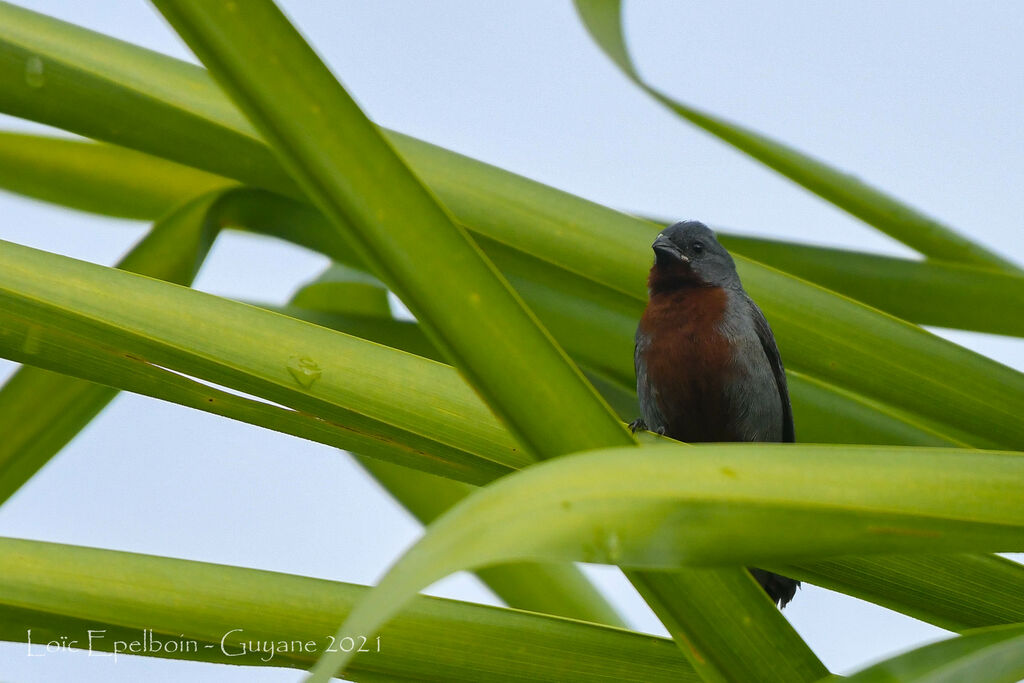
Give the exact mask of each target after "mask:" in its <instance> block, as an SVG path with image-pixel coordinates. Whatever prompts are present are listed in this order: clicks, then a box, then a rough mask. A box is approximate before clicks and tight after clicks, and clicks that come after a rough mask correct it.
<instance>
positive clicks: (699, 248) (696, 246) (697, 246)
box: [690, 242, 704, 254]
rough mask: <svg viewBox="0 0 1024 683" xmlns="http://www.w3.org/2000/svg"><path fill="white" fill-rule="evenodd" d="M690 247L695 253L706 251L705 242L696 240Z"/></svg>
mask: <svg viewBox="0 0 1024 683" xmlns="http://www.w3.org/2000/svg"><path fill="white" fill-rule="evenodd" d="M690 249H692V250H693V253H694V254H699V253H701V252H703V251H704V243H703V242H694V243H693V244H691V245H690Z"/></svg>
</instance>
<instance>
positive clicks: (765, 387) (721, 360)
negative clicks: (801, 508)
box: [630, 221, 800, 608]
mask: <svg viewBox="0 0 1024 683" xmlns="http://www.w3.org/2000/svg"><path fill="white" fill-rule="evenodd" d="M651 248H652V249H653V250H654V264H653V265H652V266H651V270H650V274H649V275H648V278H647V288H648V302H647V306H646V308H645V309H644V312H643V316H642V317H641V318H640V323H639V324H638V325H637V330H636V340H635V341H636V345H635V350H634V355H633V360H634V365H635V368H636V390H637V397H638V399H639V403H640V415H641V417H640V418H639V419H638V420H636V421H634V422H633V423H631V424H630V428H631V429H632V430H633V432H634V433H635V432H636V431H638V430H641V429H643V430H649V431H652V432H657V433H659V434H663V435H665V436H668V437H671V438H673V439H676V440H679V441H685V442H689V443H697V442H725V441H771V442H793V441H795V440H796V438H795V433H794V428H793V410H792V407H791V405H790V401H789V389H788V387H787V385H786V373H785V370H784V368H783V366H782V358H781V356H780V355H779V349H778V346H777V345H776V343H775V336H774V335H773V334H772V330H771V327H770V326H769V325H768V321H767V320H766V319H765V317H764V313H762V312H761V309H760V308H758V306H757V304H755V303H754V301H753V300H752V299H751V298H750V297H749V296H748V295H747V293H746V291H745V290H744V289H743V285H742V284H741V283H740V277H739V274H738V273H737V272H736V264H735V263H734V261H733V259H732V256H730V254H729V252H728V251H726V249H725V247H723V246H722V245H721V244H720V243H719V242H718V239H717V238H716V236H715V233H714V232H713V231H712V230H711V229H710V228H708V227H707V226H706V225H704V224H703V223H701V222H699V221H681V222H678V223H674V224H672V225H670V226H669V227H667V228H665V229H664V230H662V231H661V232H660V233H659V234H658V237H657V238H656V239H655V240H654V243H653V244H652V245H651ZM750 572H751V574H753V576H754V578H755V579H756V580H757V582H758V583H759V584H761V587H762V588H764V590H765V592H766V593H768V596H769V597H770V598H771V599H772V601H773V602H775V604H776V605H778V606H779V607H780V608H782V607H785V606H786V604H787V603H789V601H790V600H792V599H793V596H794V595H795V594H796V590H797V588H798V587H799V586H800V582H799V581H795V580H793V579H790V578H787V577H784V576H780V575H778V574H773V573H772V572H768V571H764V570H761V569H750Z"/></svg>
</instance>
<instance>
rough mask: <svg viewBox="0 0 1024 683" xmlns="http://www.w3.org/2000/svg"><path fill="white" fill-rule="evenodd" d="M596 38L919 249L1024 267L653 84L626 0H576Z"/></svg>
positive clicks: (753, 147) (688, 113)
mask: <svg viewBox="0 0 1024 683" xmlns="http://www.w3.org/2000/svg"><path fill="white" fill-rule="evenodd" d="M574 3H575V5H576V11H577V13H578V14H579V16H580V19H581V20H582V22H583V25H584V26H585V27H586V29H587V31H588V32H589V33H590V36H591V38H593V39H594V42H596V43H597V45H598V46H599V47H600V48H601V50H603V51H604V53H605V54H606V55H607V56H608V57H609V58H610V59H611V60H612V61H613V62H614V63H615V64H616V65H617V66H618V67H619V69H620V70H621V71H622V73H623V74H624V75H625V76H626V77H627V78H629V79H630V80H631V81H633V82H634V83H635V84H636V85H638V86H639V87H640V88H641V89H643V90H644V91H645V92H647V93H648V94H650V95H651V96H652V97H654V98H655V99H656V100H658V101H659V102H661V103H662V104H664V105H665V106H666V107H668V108H669V109H671V110H673V111H675V112H676V113H677V114H679V116H681V117H682V118H684V119H686V120H687V121H689V122H690V123H693V124H694V125H696V126H699V127H700V128H702V129H703V130H705V131H707V132H708V133H711V134H712V135H714V136H716V137H718V138H719V139H721V140H722V141H724V142H726V143H728V144H730V145H732V146H733V147H735V148H736V149H739V150H740V151H742V152H745V153H746V154H749V155H750V156H751V157H753V158H754V159H757V160H758V161H760V162H761V163H763V164H765V165H766V166H768V167H769V168H771V169H773V170H775V171H777V172H779V173H781V174H782V175H784V176H786V177H787V178H789V179H790V180H792V181H793V182H795V183H797V184H799V185H802V186H803V187H804V188H806V189H807V190H809V191H811V192H813V193H814V194H816V195H818V196H819V197H821V198H822V199H825V200H826V201H828V202H831V203H832V204H835V205H836V206H838V207H839V208H841V209H843V210H844V211H847V212H848V213H850V214H852V215H853V216H856V217H857V218H860V219H861V220H863V221H864V222H865V223H867V224H869V225H872V226H874V227H876V228H877V229H879V230H881V231H882V232H884V233H886V234H888V235H890V236H891V237H894V238H896V239H898V240H899V241H901V242H903V243H904V244H906V245H908V246H910V247H912V248H914V249H917V250H918V251H920V252H921V253H922V254H924V255H926V256H929V257H933V258H938V259H945V260H949V261H964V262H967V263H973V264H977V265H981V266H986V267H989V268H993V269H996V270H1002V271H1006V272H1015V273H1018V274H1019V273H1020V272H1021V269H1020V267H1019V266H1018V265H1016V264H1014V263H1013V262H1011V261H1009V260H1007V259H1006V258H1005V257H1003V256H1002V255H1000V254H997V253H995V252H993V251H991V250H989V249H986V248H985V247H983V246H981V245H980V244H977V243H976V242H973V241H971V240H969V239H967V238H966V237H964V236H963V235H961V234H959V233H957V232H956V231H955V230H953V229H952V228H949V227H946V226H945V225H942V224H941V223H939V222H938V221H936V220H934V219H932V218H929V217H927V216H925V215H923V214H921V213H920V212H918V211H916V210H914V209H912V208H910V207H909V206H907V205H905V204H903V203H901V202H899V201H898V200H896V199H895V198H893V197H890V196H889V195H887V194H885V193H883V192H881V191H880V190H877V189H875V188H873V187H871V186H869V185H867V184H866V183H863V182H861V181H860V180H858V179H857V178H855V177H853V176H850V175H848V174H845V173H842V172H840V171H837V170H835V169H833V168H831V167H830V166H828V165H827V164H825V163H823V162H821V161H818V160H817V159H813V158H811V157H809V156H807V155H805V154H803V153H801V152H799V151H797V150H796V149H793V148H792V147H788V146H786V145H783V144H782V143H779V142H777V141H775V140H772V139H770V138H768V137H766V136H764V135H761V134H759V133H756V132H754V131H752V130H748V129H746V128H744V127H742V126H740V125H737V124H735V123H732V122H730V121H726V120H724V119H721V118H718V117H716V116H712V115H710V114H707V113H706V112H702V111H700V110H699V109H696V108H695V107H691V106H689V105H686V104H683V103H681V102H679V101H678V100H675V99H673V98H671V97H669V96H667V95H665V94H664V93H662V92H661V91H660V90H658V89H656V88H654V87H652V86H651V85H649V84H648V83H647V82H646V81H645V80H644V79H643V78H642V77H641V76H640V74H639V72H637V70H636V68H635V66H634V65H633V62H632V59H631V58H630V56H629V49H628V48H627V46H626V41H625V38H624V37H623V33H622V1H621V0H574Z"/></svg>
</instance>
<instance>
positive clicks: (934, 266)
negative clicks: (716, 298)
mask: <svg viewBox="0 0 1024 683" xmlns="http://www.w3.org/2000/svg"><path fill="white" fill-rule="evenodd" d="M719 239H720V241H721V242H722V244H724V245H725V246H726V247H728V248H729V249H730V250H731V251H733V252H735V253H740V254H743V255H744V256H747V257H749V258H752V259H755V260H757V261H760V262H761V263H764V264H766V265H770V266H772V267H773V268H778V269H779V270H782V271H784V272H786V273H789V274H791V275H796V276H797V277H801V278H803V279H805V280H810V281H811V282H814V283H816V284H819V285H821V286H823V287H827V288H828V289H831V290H832V291H834V292H838V293H840V294H845V295H846V296H848V297H850V298H852V299H857V300H858V301H862V302H864V303H866V304H868V305H869V306H874V307H875V308H877V309H879V310H882V311H886V312H887V313H891V314H892V315H895V316H896V317H898V318H903V319H904V320H909V321H911V322H915V323H918V324H920V325H935V326H937V327H951V328H956V329H962V330H975V331H978V332H989V333H991V334H1007V335H1013V336H1017V337H1024V318H1022V317H1021V316H1015V315H1007V314H1006V312H1007V311H1011V310H1022V309H1024V277H1021V276H1019V275H1013V274H1009V273H1001V272H998V271H992V270H988V269H985V268H976V267H971V266H967V265H963V264H960V263H946V262H942V261H909V260H906V259H898V258H891V257H888V256H878V255H876V254H866V253H862V252H857V251H846V250H843V249H829V248H826V247H812V246H809V245H806V244H799V243H795V242H784V241H776V240H766V239H760V238H756V237H746V236H740V235H733V234H724V235H723V234H721V233H719Z"/></svg>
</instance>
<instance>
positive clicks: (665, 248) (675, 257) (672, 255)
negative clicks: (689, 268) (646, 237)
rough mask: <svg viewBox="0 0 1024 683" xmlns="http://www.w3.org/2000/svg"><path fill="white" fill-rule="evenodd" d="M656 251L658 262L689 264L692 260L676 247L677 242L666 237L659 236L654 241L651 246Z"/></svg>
mask: <svg viewBox="0 0 1024 683" xmlns="http://www.w3.org/2000/svg"><path fill="white" fill-rule="evenodd" d="M651 248H652V249H654V255H655V258H657V260H658V261H662V262H664V263H670V262H672V261H681V262H683V263H689V262H690V259H689V258H687V257H686V254H684V253H683V252H682V251H681V250H680V249H679V247H677V246H676V244H675V242H673V241H672V240H670V239H669V238H667V237H665V236H664V235H658V238H657V239H656V240H654V244H652V245H651Z"/></svg>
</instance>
